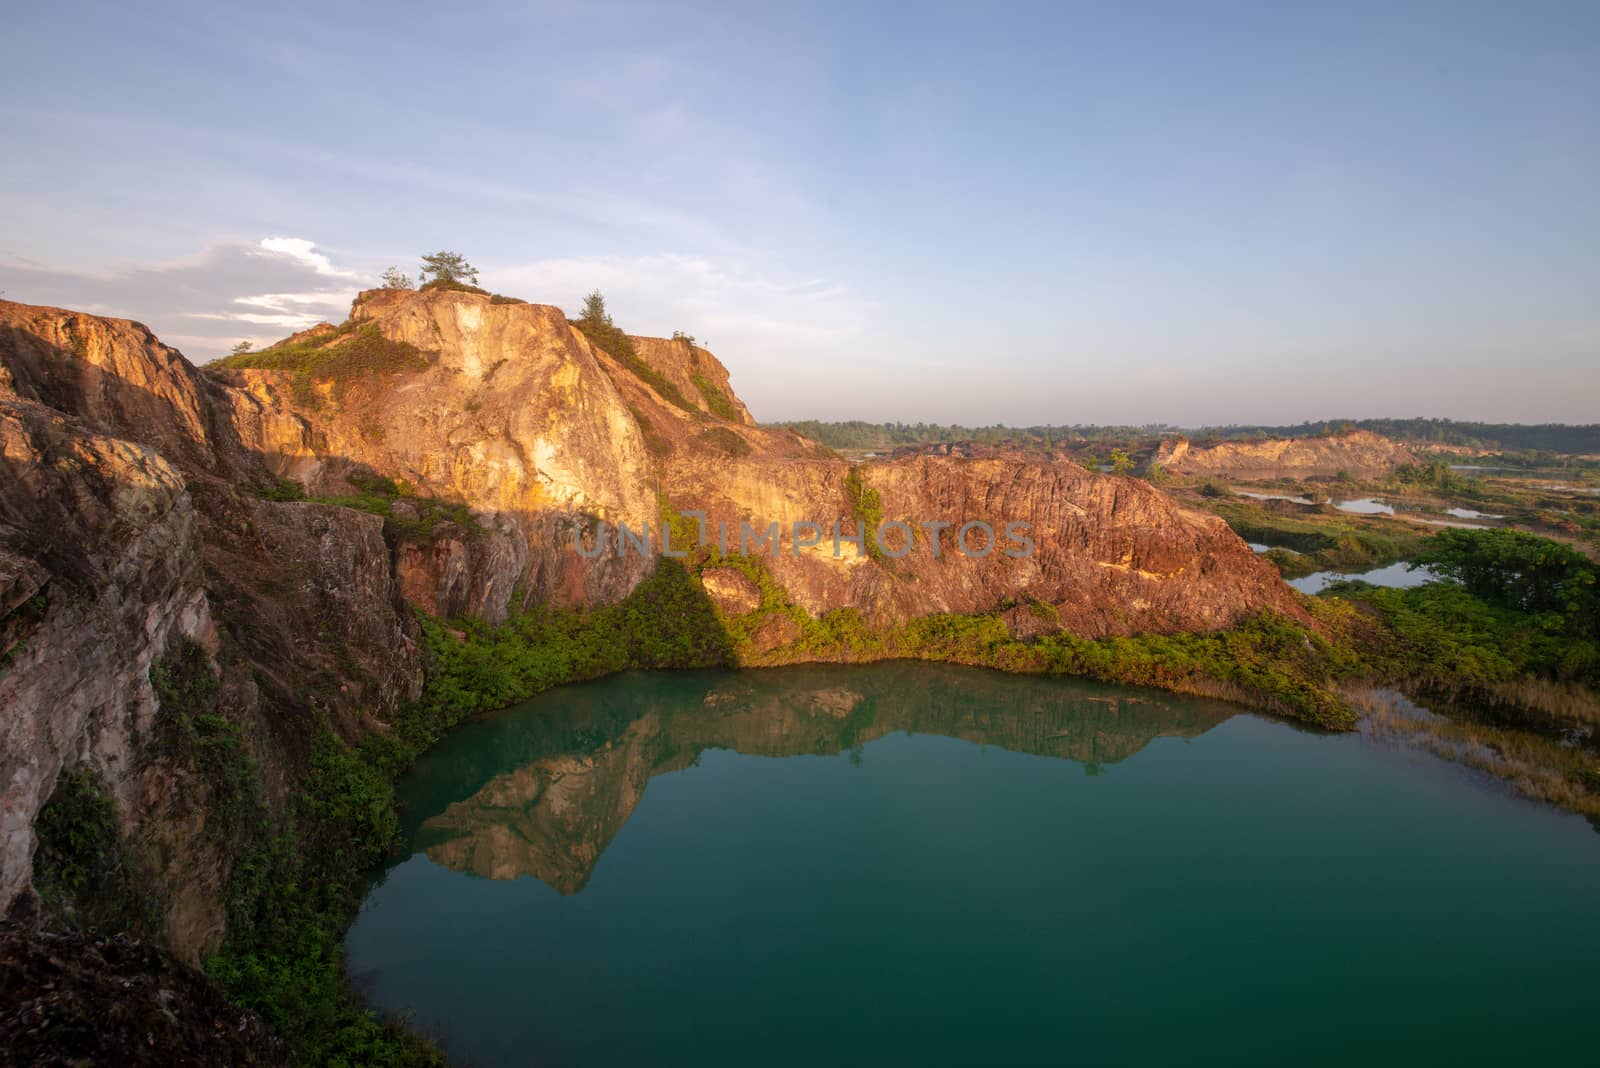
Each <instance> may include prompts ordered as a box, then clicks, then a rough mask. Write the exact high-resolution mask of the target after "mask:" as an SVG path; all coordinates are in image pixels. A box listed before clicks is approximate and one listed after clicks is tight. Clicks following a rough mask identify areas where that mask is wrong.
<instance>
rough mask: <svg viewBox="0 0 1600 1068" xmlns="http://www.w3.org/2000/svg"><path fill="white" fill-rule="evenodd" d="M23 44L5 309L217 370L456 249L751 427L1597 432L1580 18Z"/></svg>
mask: <svg viewBox="0 0 1600 1068" xmlns="http://www.w3.org/2000/svg"><path fill="white" fill-rule="evenodd" d="M6 22H7V30H6V34H5V37H4V40H3V41H0V90H3V91H4V96H5V100H6V115H5V118H4V120H3V121H0V289H3V290H4V291H5V296H6V297H7V298H8V299H15V300H24V301H30V302H35V303H51V304H62V305H66V306H70V307H77V308H84V309H87V310H92V311H98V312H102V313H106V314H117V315H124V316H128V317H132V318H137V319H140V320H142V321H145V322H147V323H149V324H150V325H151V326H152V327H153V328H155V329H156V330H157V332H158V333H160V334H161V335H162V336H163V338H165V339H167V340H168V341H169V342H171V343H173V344H176V345H178V346H179V347H180V348H182V349H183V350H184V351H185V353H187V354H188V355H189V356H190V357H191V358H192V359H194V360H196V361H204V360H206V359H209V358H212V357H214V356H216V355H218V354H220V353H221V352H223V351H225V350H226V349H227V348H228V347H229V346H231V344H232V343H233V342H234V341H236V340H239V339H250V340H252V341H255V342H256V343H258V344H259V343H264V342H267V341H269V340H271V339H273V338H275V337H279V336H282V335H283V334H285V333H288V332H289V331H291V330H293V329H295V328H297V327H298V326H300V325H304V324H305V323H308V322H311V321H315V320H317V319H322V318H332V319H334V320H338V319H341V318H343V315H344V311H345V309H346V308H347V307H348V302H349V299H350V296H351V295H353V293H354V292H355V291H356V290H358V289H360V288H362V287H363V286H365V285H368V284H371V283H372V281H373V279H374V278H375V277H376V275H377V273H378V272H380V271H381V270H382V269H383V268H384V267H385V266H387V265H389V264H391V263H397V264H400V265H402V266H403V267H406V268H408V269H414V267H415V261H416V257H417V255H418V254H419V253H422V252H426V251H432V250H434V249H437V248H441V247H442V248H449V249H455V250H459V251H461V252H463V253H465V254H466V255H467V257H468V258H469V259H470V260H472V262H473V263H475V264H476V265H477V266H478V267H479V268H480V269H482V272H483V277H482V281H483V283H484V284H485V285H486V286H488V287H490V288H492V289H495V290H498V291H501V292H507V293H512V294H515V295H518V296H522V297H526V298H528V299H530V300H535V301H540V302H545V303H552V304H557V305H560V306H562V307H564V308H567V309H568V310H570V311H575V310H576V308H577V306H578V304H579V302H580V300H581V298H582V295H583V294H584V293H585V292H587V291H588V290H589V289H591V288H594V287H596V286H598V287H599V288H600V289H602V290H603V291H604V292H605V293H606V294H607V297H608V299H609V302H610V305H611V308H612V311H613V314H614V315H615V316H616V318H617V320H618V322H619V323H620V324H621V325H623V326H624V327H626V328H628V329H630V330H632V331H634V332H638V333H670V332H671V331H672V330H674V329H682V330H686V331H688V332H690V333H693V334H695V335H697V336H699V337H700V338H702V339H704V340H705V341H707V342H709V344H710V346H711V347H712V348H713V350H714V351H716V352H717V354H718V355H719V356H721V357H722V359H723V361H724V362H725V363H727V364H728V365H729V367H730V369H731V371H732V373H733V380H734V385H735V387H736V388H737V389H738V390H739V391H740V393H741V394H742V395H743V396H744V397H745V399H746V400H747V401H748V402H749V403H750V405H751V407H752V409H753V410H754V411H755V412H756V414H757V416H758V417H759V418H764V419H782V418H806V417H820V418H866V419H904V420H917V419H927V420H937V421H959V422H965V423H990V422H996V421H1003V422H1009V423H1038V422H1055V423H1068V422H1101V423H1111V422H1135V423H1144V422H1175V423H1181V424H1199V423H1217V422H1229V421H1237V422H1284V421H1294V420H1298V419H1303V418H1328V417H1346V416H1380V415H1394V416H1407V415H1436V416H1450V417H1455V418H1470V419H1488V420H1507V421H1524V422H1533V421H1544V420H1559V421H1569V422H1572V421H1595V420H1600V299H1597V295H1600V4H1595V3H1590V2H1577V3H1553V2H1547V3H1541V2H1532V3H1513V2H1506V3H1498V4H1477V3H1469V2H1458V3H1438V4H1420V3H1402V2H1390V3H1375V4H1364V3H1341V4H1322V5H1313V4H1309V3H1304V4H1303V3H1261V4H1235V3H1224V2H1220V0H1219V2H1209V0H1208V2H1199V3H1174V4H1147V3H1126V4H1114V5H1113V4H1101V5H1069V4H1049V5H1037V6H1032V5H1003V4H999V5H997V4H988V5H974V4H950V5H943V4H937V5H925V6H913V5H910V4H870V3H855V4H840V5H804V4H788V5H756V4H726V5H720V4H672V5H666V4H662V5H653V4H627V3H620V4H618V3H606V2H603V0H602V2H573V3H558V4H538V3H505V4H482V5H479V4H458V5H447V4H437V3H435V4H413V3H409V2H405V0H393V2H389V3H385V4H381V5H371V6H368V5H360V4H350V3H339V2H322V3H318V4H315V5H303V4H298V3H293V2H282V3H274V4H267V5H263V4H259V3H256V4H251V5H241V6H235V5H232V4H227V3H218V2H209V3H194V4H188V3H162V4H158V3H139V4H129V3H126V2H123V3H119V4H107V5H98V4H78V3H71V2H67V3H59V4H55V5H49V6H47V5H28V6H26V7H23V8H20V9H18V10H16V11H13V12H10V13H8V15H7V18H6Z"/></svg>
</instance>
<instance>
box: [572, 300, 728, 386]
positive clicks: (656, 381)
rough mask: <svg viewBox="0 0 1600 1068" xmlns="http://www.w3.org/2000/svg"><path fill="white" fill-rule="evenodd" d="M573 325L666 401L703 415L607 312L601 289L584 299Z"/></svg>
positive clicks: (591, 342)
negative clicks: (651, 364)
mask: <svg viewBox="0 0 1600 1068" xmlns="http://www.w3.org/2000/svg"><path fill="white" fill-rule="evenodd" d="M572 325H573V326H575V327H577V328H578V330H579V332H581V333H582V334H583V336H584V337H586V338H588V339H589V343H590V344H591V345H593V346H594V347H595V348H597V349H600V350H602V351H603V352H606V353H608V354H609V355H610V356H612V357H613V358H615V359H616V360H617V361H618V362H620V363H621V364H622V365H623V366H624V367H626V368H627V369H628V370H629V371H631V372H633V374H634V376H635V377H637V378H638V379H639V380H640V381H641V382H643V383H644V384H645V385H647V386H649V387H650V388H651V389H653V390H655V391H656V394H657V395H658V396H660V397H661V399H662V400H665V401H667V402H668V403H669V404H673V405H676V406H677V407H679V408H682V409H683V410H684V411H686V412H689V413H691V414H699V411H700V409H698V408H696V407H695V406H694V405H692V404H690V403H689V400H688V398H686V397H685V396H684V395H683V393H682V392H681V391H680V390H679V389H678V387H677V386H675V385H673V384H672V382H670V381H668V380H667V377H666V376H665V375H663V374H662V373H661V372H660V371H657V370H656V369H655V368H654V367H651V366H650V365H649V364H648V363H646V362H645V361H644V360H643V359H642V358H641V357H640V356H639V353H638V350H637V349H635V348H634V346H633V339H632V338H630V337H629V336H628V335H627V334H625V333H623V331H622V329H621V328H620V327H618V326H617V324H616V323H614V322H612V321H611V314H610V313H609V312H607V311H606V302H605V298H604V297H602V296H601V295H600V291H599V290H595V291H594V292H593V293H590V294H589V296H588V297H587V298H586V299H585V300H584V306H583V315H581V316H580V317H579V318H577V319H574V320H572Z"/></svg>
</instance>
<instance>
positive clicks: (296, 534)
mask: <svg viewBox="0 0 1600 1068" xmlns="http://www.w3.org/2000/svg"><path fill="white" fill-rule="evenodd" d="M0 372H3V373H0V604H3V606H4V607H3V609H0V633H3V634H4V637H5V650H4V652H3V654H0V655H3V658H4V659H3V664H0V709H3V710H4V715H3V716H0V797H3V799H4V809H3V813H0V911H5V910H9V909H11V908H12V907H13V906H14V905H16V904H17V902H18V900H19V898H21V897H23V896H25V895H26V894H27V892H28V889H29V885H30V871H31V862H32V856H33V852H34V848H35V839H34V834H33V823H34V819H35V817H36V816H37V814H38V811H39V809H40V808H41V807H42V805H43V804H44V803H45V801H46V800H47V799H48V798H49V796H50V794H51V792H52V789H53V788H54V785H55V783H56V781H57V775H58V773H59V772H60V771H61V769H62V768H63V767H75V768H77V767H86V768H90V769H93V770H94V771H95V772H97V773H98V775H99V776H100V778H101V779H102V780H103V781H104V783H105V784H106V786H107V788H108V789H109V792H110V794H111V797H112V799H113V801H114V803H115V805H116V807H117V810H118V813H119V817H120V822H121V824H122V831H123V835H124V838H125V839H126V840H127V841H128V842H129V843H130V845H131V847H132V849H133V850H134V852H135V860H136V861H137V863H138V864H139V866H140V868H141V871H143V872H144V873H145V874H146V875H147V876H148V877H149V879H150V880H151V881H152V882H153V884H154V885H153V886H152V887H151V889H152V890H153V891H154V893H155V896H156V898H157V899H158V901H159V908H160V910H161V915H160V916H159V917H158V921H159V923H160V924H161V928H162V929H161V932H160V933H161V934H162V938H163V941H164V942H165V943H166V944H167V945H169V946H170V947H172V948H173V949H174V950H175V951H176V952H178V954H179V955H180V956H182V957H183V958H185V959H187V960H189V961H191V962H193V961H198V960H199V959H200V958H201V957H202V956H203V955H204V954H205V953H206V952H207V951H208V950H209V949H210V948H212V947H214V946H215V945H216V944H217V941H218V940H219V939H220V937H221V935H222V932H223V911H222V892H221V891H222V888H223V886H224V885H225V883H226V880H227V876H228V872H229V870H230V869H229V866H230V864H231V861H232V856H231V850H230V843H228V842H227V841H226V840H224V839H223V838H221V837H219V836H218V835H216V834H208V833H207V830H206V825H207V819H208V813H207V811H206V805H205V801H206V798H207V796H208V795H207V792H206V791H207V789H208V788H207V786H206V785H205V783H204V782H203V781H202V779H203V777H202V776H200V775H199V774H198V773H197V770H196V767H195V765H194V763H193V761H192V758H191V757H189V756H188V755H185V754H182V753H176V752H171V751H168V750H167V749H166V748H163V747H162V746H158V745H156V744H155V742H156V738H157V735H158V733H159V729H160V725H159V723H158V721H159V720H160V718H161V716H162V714H163V711H164V710H162V709H161V708H160V707H159V703H158V700H157V697H156V691H155V688H154V686H153V684H152V681H151V674H152V669H153V667H154V666H155V665H156V664H157V662H158V661H160V660H162V658H163V657H165V656H167V655H168V654H169V653H171V652H172V651H173V650H174V649H175V647H176V646H177V645H178V644H179V643H180V642H181V641H192V642H197V643H199V645H200V646H202V647H203V648H204V649H205V650H207V651H208V652H209V655H210V658H211V660H212V669H213V670H214V671H215V673H216V674H217V675H218V676H219V679H220V685H219V686H218V690H219V696H218V698H217V703H216V706H215V709H214V710H215V711H216V712H218V713H220V714H222V715H224V716H225V717H226V718H227V719H229V720H230V721H231V722H232V723H234V724H236V725H237V726H238V728H239V730H240V732H241V737H242V738H243V739H244V740H245V742H246V744H247V746H248V748H249V750H250V752H251V753H252V755H254V756H255V757H256V758H257V759H258V760H259V761H260V764H261V767H262V771H263V773H264V776H265V778H266V783H265V785H266V788H267V791H268V794H269V796H268V797H267V799H266V800H267V801H268V802H269V806H270V805H271V804H273V803H274V802H277V801H281V798H282V795H283V792H284V789H285V782H286V780H287V779H288V778H289V777H291V776H292V775H293V774H294V770H293V769H294V767H295V766H296V764H297V763H298V762H299V761H300V760H301V759H303V756H304V750H305V747H306V741H307V737H306V733H307V731H308V730H309V729H310V727H309V725H310V724H312V723H314V722H316V718H314V717H313V715H312V713H313V712H314V711H315V712H317V713H319V714H320V715H321V716H325V717H326V719H327V721H328V722H330V723H332V724H333V725H334V726H335V727H336V728H338V729H342V730H344V731H345V732H346V733H347V736H349V737H356V736H358V735H359V733H361V732H362V731H363V730H366V729H370V727H371V724H372V723H373V722H374V721H381V720H382V719H383V718H385V717H386V716H387V715H388V714H389V713H390V712H392V711H393V710H394V709H395V707H396V706H397V705H398V704H399V703H400V702H401V701H403V700H405V699H407V698H412V697H415V696H416V695H417V693H418V692H419V689H420V685H421V668H420V661H419V657H418V652H417V648H416V644H415V641H414V637H413V635H412V634H411V631H412V630H413V629H414V623H413V621H412V620H411V618H410V616H409V613H408V612H407V611H406V609H405V607H404V603H403V602H402V601H401V599H400V598H399V596H398V594H397V591H396V587H395V583H394V578H393V572H392V570H391V568H390V566H389V560H388V550H387V548H386V546H385V543H384V540H383V534H382V522H381V520H379V519H378V518H377V517H375V516H370V515H364V514H361V513H358V512H353V511H351V510H349V509H346V508H337V507H333V506H329V505H322V504H308V503H301V504H296V503H275V502H271V501H266V500H262V499H260V498H259V497H257V496H255V495H253V494H252V493H251V492H249V486H250V484H251V480H252V479H260V478H265V477H266V473H265V471H264V470H263V469H262V468H261V466H260V462H259V461H258V460H257V459H256V458H254V457H253V456H252V455H251V454H250V453H249V452H248V451H247V450H243V449H240V448H239V447H238V445H237V442H236V441H235V440H234V439H233V437H232V435H231V431H230V430H229V427H230V426H231V423H229V421H228V420H227V419H226V418H223V419H219V418H218V416H219V413H220V414H222V415H224V416H225V415H226V413H227V412H228V410H229V409H230V407H231V404H230V403H228V402H227V399H226V398H222V401H223V403H222V404H220V405H219V403H218V401H219V392H220V391H219V390H218V388H217V387H216V386H215V385H213V384H212V383H210V382H208V381H206V380H205V379H204V378H203V377H201V376H199V375H198V374H196V373H195V371H194V369H193V368H192V367H190V366H189V365H188V364H187V363H186V362H185V361H184V360H183V359H182V357H181V356H179V355H178V354H176V353H175V352H174V351H173V350H171V349H168V348H166V347H165V346H163V345H161V344H160V343H159V342H156V341H155V340H154V338H153V337H151V336H150V334H149V332H148V331H147V330H145V329H144V328H143V327H141V326H138V324H135V323H128V322H123V321H120V320H109V319H98V318H94V317H89V316H81V315H78V314H76V313H73V312H67V311H62V310H60V309H48V308H33V307H28V306H25V305H18V304H14V303H10V302H0ZM219 427H220V429H219ZM263 685H266V686H268V687H270V689H271V690H272V693H271V694H270V695H269V694H265V693H263V692H262V691H263ZM165 711H166V712H167V713H168V714H169V716H170V714H171V710H165ZM208 711H210V709H208Z"/></svg>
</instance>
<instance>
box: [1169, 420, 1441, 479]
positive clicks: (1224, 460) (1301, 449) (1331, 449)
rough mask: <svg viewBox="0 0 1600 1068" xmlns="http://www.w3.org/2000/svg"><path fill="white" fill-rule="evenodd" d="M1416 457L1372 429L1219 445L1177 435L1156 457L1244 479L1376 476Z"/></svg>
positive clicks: (1177, 469)
mask: <svg viewBox="0 0 1600 1068" xmlns="http://www.w3.org/2000/svg"><path fill="white" fill-rule="evenodd" d="M1416 461H1417V453H1416V451H1415V450H1413V449H1411V448H1409V447H1407V446H1405V445H1402V444H1400V443H1399V442H1398V441H1391V440H1390V439H1388V438H1386V437H1384V436H1383V435H1381V434H1374V433H1372V432H1371V431H1370V430H1354V431H1351V432H1350V433H1348V434H1337V435H1332V436H1329V437H1317V438H1274V439H1271V440H1269V441H1219V442H1217V443H1216V444H1214V445H1195V444H1193V443H1192V442H1190V441H1189V440H1188V439H1186V438H1175V439H1172V440H1170V441H1163V442H1162V443H1161V448H1160V449H1159V450H1157V452H1156V457H1155V462H1156V463H1158V464H1160V465H1161V466H1162V467H1163V468H1165V469H1166V470H1168V471H1171V472H1173V473H1175V474H1180V475H1219V476H1223V477H1227V478H1240V479H1264V478H1331V477H1333V476H1335V475H1337V474H1339V473H1341V472H1344V473H1348V474H1349V475H1351V476H1353V477H1355V478H1372V477H1375V476H1378V475H1384V474H1388V473H1389V472H1390V471H1393V470H1394V469H1395V468H1397V467H1399V466H1400V465H1401V464H1409V463H1415V462H1416Z"/></svg>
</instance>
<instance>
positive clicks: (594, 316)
mask: <svg viewBox="0 0 1600 1068" xmlns="http://www.w3.org/2000/svg"><path fill="white" fill-rule="evenodd" d="M578 321H579V322H581V323H588V324H589V325H590V326H614V325H616V324H614V323H613V322H612V321H611V313H610V312H608V311H606V298H605V297H603V296H601V295H600V291H599V290H598V289H596V290H593V291H592V292H591V293H590V294H589V295H588V296H587V297H584V298H583V313H582V314H581V315H579V316H578Z"/></svg>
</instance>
